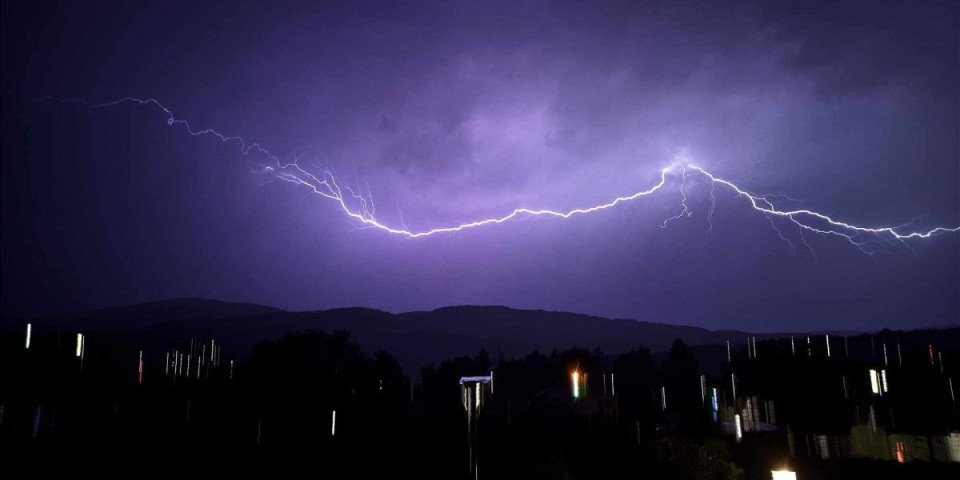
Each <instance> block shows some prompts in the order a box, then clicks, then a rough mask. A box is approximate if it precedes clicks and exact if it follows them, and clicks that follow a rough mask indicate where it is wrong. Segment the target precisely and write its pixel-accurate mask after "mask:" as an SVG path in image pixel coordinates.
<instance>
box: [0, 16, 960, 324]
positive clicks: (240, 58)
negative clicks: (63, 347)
mask: <svg viewBox="0 0 960 480" xmlns="http://www.w3.org/2000/svg"><path fill="white" fill-rule="evenodd" d="M198 3H204V4H203V5H197V4H198ZM958 18H960V6H958V3H957V2H956V1H945V2H935V1H929V2H875V1H863V2H824V3H818V2H810V1H798V2H746V3H739V4H730V5H727V2H713V1H702V2H696V1H692V2H689V1H669V2H634V1H624V2H600V3H595V2H583V3H579V2H577V3H574V2H539V1H508V2H495V1H484V2H454V1H447V0H444V1H438V2H427V1H415V2H409V3H407V2H399V1H390V2H383V3H369V2H342V3H341V2H303V3H288V2H283V5H279V6H275V5H270V4H268V3H265V2H224V3H222V4H214V3H212V2H209V3H208V2H154V3H152V4H148V3H147V2H114V3H111V2H63V3H62V4H59V5H57V4H53V3H45V2H37V1H20V0H9V1H4V2H2V33H0V35H2V51H3V57H2V78H0V83H2V90H3V93H2V101H3V106H2V279H0V280H2V313H3V315H4V316H7V317H11V316H14V317H19V316H35V315H46V314H54V313H60V312H67V311H76V310H83V309H91V308H100V307H107V306H114V305H121V304H131V303H137V302H144V301H152V300H160V299H166V298H175V297H207V298H216V299H221V300H228V301H244V302H254V303H263V304H268V305H274V306H278V307H281V308H285V309H295V310H307V309H325V308H334V307H344V306H364V307H372V308H378V309H383V310H388V311H393V312H399V311H409V310H422V309H433V308H436V307H440V306H447V305H459V304H484V305H487V304H496V305H506V306H510V307H516V308H537V309H548V310H566V311H573V312H582V313H590V314H596V315H602V316H611V317H624V318H637V319H642V320H649V321H659V322H666V323H675V324H690V325H698V326H704V327H707V328H714V329H718V328H738V329H749V330H754V331H784V330H813V329H827V328H829V329H850V330H858V329H859V330H875V329H880V328H884V327H890V328H915V327H921V326H932V325H951V324H952V325H956V324H958V323H960V320H958V319H960V235H958V234H957V233H949V232H948V233H945V234H940V235H936V236H933V237H931V238H929V239H914V240H909V241H906V242H903V243H900V242H896V241H890V242H888V241H884V240H883V239H873V240H871V242H870V243H869V244H868V245H867V247H868V251H869V252H870V253H869V254H868V253H863V252H861V251H860V250H859V249H857V248H856V247H854V246H853V245H851V244H850V243H848V242H846V241H845V240H844V239H843V238H838V237H837V236H829V235H815V234H811V233H809V232H808V233H806V234H805V235H804V237H803V238H801V237H800V236H799V233H798V229H797V228H795V227H792V226H791V225H790V224H789V222H787V223H784V222H779V223H778V222H774V223H773V224H771V221H770V220H768V219H767V218H766V217H764V216H763V215H761V214H759V213H758V212H755V211H753V210H751V208H750V206H749V203H748V202H747V201H746V200H745V199H744V198H743V197H739V198H738V197H737V196H736V195H734V194H732V193H731V191H730V190H724V189H721V188H716V189H715V192H714V194H715V197H716V208H715V210H714V213H713V216H712V229H711V227H710V222H709V219H708V215H707V212H708V211H709V209H710V186H709V184H708V183H707V182H703V181H696V180H693V181H690V182H688V183H687V184H686V188H685V190H684V191H685V193H686V195H687V197H688V202H687V205H688V206H689V207H690V211H691V212H692V215H690V216H684V217H682V218H680V219H677V220H674V221H670V222H669V223H668V224H667V226H666V228H662V224H663V222H664V220H665V219H667V218H669V217H671V216H675V215H677V214H679V213H680V212H681V208H682V206H681V203H680V202H681V200H682V199H681V194H680V190H679V180H680V178H679V176H678V175H672V176H671V177H669V178H668V184H667V185H666V186H665V187H664V189H663V190H661V191H658V192H657V193H656V194H654V195H650V196H648V197H643V198H640V199H637V200H634V201H632V202H628V203H625V204H622V205H618V206H616V207H613V208H610V209H607V210H603V211H600V212H595V213H593V214H590V215H581V216H576V217H571V218H569V219H556V218H541V217H537V218H529V217H525V218H518V219H516V220H514V221H511V222H508V223H504V224H500V225H489V226H485V227H482V228H477V229H472V230H469V231H462V232H458V233H455V234H442V235H435V236H431V237H427V238H418V239H406V238H403V237H402V236H397V235H392V234H389V233H386V232H383V231H379V230H376V229H363V228H358V227H361V226H362V225H360V224H359V223H358V222H357V221H352V220H351V219H350V218H349V217H347V216H345V215H344V214H343V212H342V211H341V210H339V206H338V205H337V203H336V202H334V201H331V200H329V199H326V198H323V197H320V196H318V195H316V194H313V193H311V191H310V190H309V189H307V188H305V187H302V186H297V185H294V184H291V183H288V182H283V181H279V180H277V178H276V177H275V176H273V175H272V174H271V173H270V172H269V171H266V170H265V169H264V168H263V167H262V165H264V164H265V162H267V159H265V158H264V157H263V156H262V155H259V154H257V152H255V151H254V152H251V153H249V154H248V155H243V153H242V152H241V151H240V147H239V145H238V144H236V143H227V144H224V143H222V142H220V141H218V140H217V139H215V138H213V137H210V136H205V137H193V136H190V135H189V134H188V133H187V132H186V131H185V129H183V128H182V127H179V126H168V125H167V123H166V119H167V117H166V115H165V114H164V112H163V111H162V110H160V109H159V108H157V107H155V106H152V105H137V104H133V103H123V104H119V105H116V106H112V107H105V108H89V107H87V106H84V105H83V104H80V103H67V102H62V101H56V100H48V99H44V97H45V96H54V97H60V98H70V99H78V100H83V101H87V102H92V103H102V102H109V101H112V100H116V99H119V98H122V97H126V96H134V97H139V98H155V99H157V100H159V101H160V102H162V103H163V105H165V106H166V107H167V108H169V109H170V110H171V111H172V112H174V113H175V114H176V116H177V117H178V118H182V119H186V120H188V121H189V122H190V124H191V126H193V127H194V128H195V129H204V128H214V129H217V130H218V131H220V132H223V133H225V134H229V135H240V136H242V137H243V138H244V139H246V140H248V141H253V142H258V143H259V144H260V145H262V146H263V147H264V148H266V149H268V150H269V151H270V152H272V153H274V154H276V155H277V156H278V157H280V158H281V159H283V160H284V161H290V162H292V161H294V160H296V161H297V162H298V163H299V165H301V166H302V167H303V168H304V169H307V170H309V171H311V172H316V173H318V174H319V173H322V172H323V171H325V170H328V171H330V172H332V173H333V174H335V175H336V176H337V178H339V179H340V181H341V182H342V183H343V184H344V185H349V186H352V187H353V188H355V189H358V190H357V191H358V192H363V193H364V194H365V195H366V196H367V197H372V198H373V200H374V202H375V205H376V216H377V218H378V219H379V221H381V222H383V223H385V224H389V225H391V226H395V227H398V228H399V227H400V226H402V225H405V226H406V227H408V228H409V229H410V230H418V231H419V230H424V229H430V228H434V227H439V226H448V225H454V224H457V223H460V222H466V221H472V220H477V219H482V218H486V217H490V216H501V215H503V214H505V213H509V212H510V211H511V210H513V209H515V208H518V207H530V208H553V209H558V210H569V209H572V208H577V207H588V206H590V205H594V204H598V203H604V202H608V201H610V200H611V199H613V198H615V197H617V196H624V195H630V194H632V193H635V192H637V191H640V190H645V189H647V188H650V187H651V186H653V185H654V184H656V182H657V181H658V180H659V178H660V169H661V168H664V167H666V166H669V165H672V164H675V163H676V162H677V161H689V162H692V163H695V164H697V165H699V166H701V167H703V168H705V169H707V170H709V171H710V172H712V173H714V174H716V175H719V176H721V177H723V178H725V179H727V180H730V181H732V182H735V183H736V184H737V185H739V186H740V187H742V188H744V189H746V190H749V191H751V192H757V193H779V194H785V195H789V197H791V198H792V199H795V201H790V200H787V199H785V198H783V197H777V198H778V199H777V202H781V203H777V205H778V206H781V207H800V208H807V209H811V210H816V211H818V212H822V213H825V214H827V215H830V216H832V217H833V218H836V219H840V220H843V221H845V222H849V223H854V224H857V225H865V226H895V225H901V224H907V223H910V225H909V226H906V227H904V231H921V230H927V229H929V228H933V227H936V226H945V227H950V228H954V227H956V226H958V225H960V21H958ZM774 226H778V227H780V230H781V232H782V235H783V236H784V237H786V240H782V239H781V238H780V236H779V235H778V233H777V231H776V230H774V228H773V227H774ZM804 239H805V240H806V242H807V243H809V248H808V247H807V246H805V245H804V244H803V240H804Z"/></svg>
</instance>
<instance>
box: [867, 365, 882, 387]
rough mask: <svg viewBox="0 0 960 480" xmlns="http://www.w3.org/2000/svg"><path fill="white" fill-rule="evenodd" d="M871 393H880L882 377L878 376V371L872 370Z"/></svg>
mask: <svg viewBox="0 0 960 480" xmlns="http://www.w3.org/2000/svg"><path fill="white" fill-rule="evenodd" d="M869 373H870V391H872V392H873V393H880V376H879V375H878V374H877V371H876V370H874V369H872V368H871V369H870V372H869Z"/></svg>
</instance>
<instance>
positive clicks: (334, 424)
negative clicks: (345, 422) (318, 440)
mask: <svg viewBox="0 0 960 480" xmlns="http://www.w3.org/2000/svg"><path fill="white" fill-rule="evenodd" d="M336 434H337V411H336V410H334V411H333V416H332V418H331V419H330V436H331V437H332V436H334V435H336Z"/></svg>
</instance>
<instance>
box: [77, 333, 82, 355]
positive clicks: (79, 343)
mask: <svg viewBox="0 0 960 480" xmlns="http://www.w3.org/2000/svg"><path fill="white" fill-rule="evenodd" d="M82 354H83V334H82V333H78V334H77V356H78V357H79V356H80V355H82Z"/></svg>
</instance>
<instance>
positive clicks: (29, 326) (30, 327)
mask: <svg viewBox="0 0 960 480" xmlns="http://www.w3.org/2000/svg"><path fill="white" fill-rule="evenodd" d="M30 330H32V326H31V325H30V324H29V323H28V324H27V350H30V333H31V332H30Z"/></svg>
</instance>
